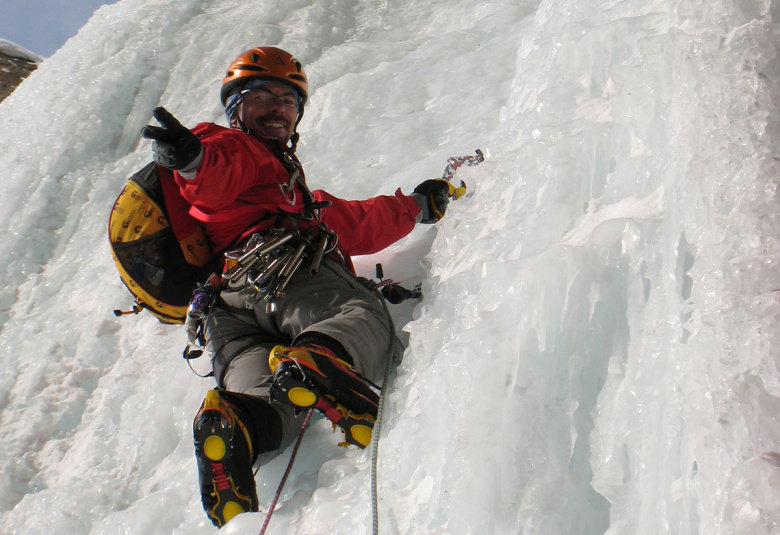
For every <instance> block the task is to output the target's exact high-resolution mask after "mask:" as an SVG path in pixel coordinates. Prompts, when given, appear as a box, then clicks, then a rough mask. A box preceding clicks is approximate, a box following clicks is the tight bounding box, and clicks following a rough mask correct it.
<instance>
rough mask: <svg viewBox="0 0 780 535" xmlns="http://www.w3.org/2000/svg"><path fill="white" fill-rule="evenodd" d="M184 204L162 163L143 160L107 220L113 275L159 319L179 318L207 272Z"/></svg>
mask: <svg viewBox="0 0 780 535" xmlns="http://www.w3.org/2000/svg"><path fill="white" fill-rule="evenodd" d="M189 206H190V205H189V203H187V201H185V200H184V198H182V196H181V193H180V191H179V187H178V186H177V185H176V182H175V181H174V179H173V176H172V175H171V172H170V171H169V170H168V169H167V168H165V167H160V166H158V165H156V164H155V163H154V162H152V163H149V164H148V165H146V166H145V167H144V168H143V169H141V170H139V171H138V172H137V173H135V174H134V175H133V176H132V177H130V180H128V182H127V185H126V186H125V188H124V189H123V190H122V193H120V194H119V197H118V198H117V200H116V202H115V203H114V207H113V209H112V210H111V215H110V216H109V219H108V237H109V241H110V243H111V254H112V255H113V257H114V262H115V263H116V267H117V269H118V270H119V276H120V277H121V278H122V282H124V283H125V285H126V286H127V289H128V290H130V293H132V294H133V295H134V296H135V304H134V305H133V309H132V310H130V311H127V312H124V311H121V310H115V311H114V314H116V315H117V316H121V315H123V314H130V313H136V314H137V313H138V312H140V311H141V310H143V309H146V310H149V311H150V312H151V313H152V314H154V315H155V316H157V318H158V319H159V320H160V321H162V322H164V323H184V320H185V318H186V316H187V306H188V305H189V302H190V299H191V298H192V290H193V288H195V286H196V284H197V283H198V282H200V281H203V280H205V279H206V277H207V276H208V275H209V273H211V271H212V266H211V261H212V257H213V255H212V252H211V249H210V248H209V245H208V241H207V240H206V235H205V234H204V232H203V228H202V227H201V225H200V223H199V222H198V221H197V220H196V219H194V218H193V217H192V216H190V215H189V213H188V211H187V210H188V209H189Z"/></svg>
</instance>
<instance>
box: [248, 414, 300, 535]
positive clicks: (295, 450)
mask: <svg viewBox="0 0 780 535" xmlns="http://www.w3.org/2000/svg"><path fill="white" fill-rule="evenodd" d="M311 413H312V410H311V409H309V410H308V411H307V412H306V418H305V419H304V420H303V425H302V426H301V433H300V434H299V435H298V441H297V442H296V443H295V448H293V452H292V455H291V456H290V462H289V463H287V470H285V471H284V476H282V480H281V481H280V482H279V488H278V489H276V495H274V499H273V501H272V502H271V505H270V507H269V508H268V514H266V515H265V522H263V527H262V528H261V529H260V533H259V535H265V530H266V529H268V523H269V522H270V521H271V515H273V514H274V509H276V503H277V502H278V501H279V497H280V496H281V495H282V489H284V484H285V483H286V482H287V477H288V476H289V475H290V471H291V470H292V467H293V463H294V462H295V457H296V456H297V455H298V449H299V448H300V447H301V441H302V440H303V434H304V433H305V432H306V427H307V426H308V425H309V420H311Z"/></svg>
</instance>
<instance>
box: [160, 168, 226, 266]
mask: <svg viewBox="0 0 780 535" xmlns="http://www.w3.org/2000/svg"><path fill="white" fill-rule="evenodd" d="M157 174H158V175H159V176H160V186H161V187H162V190H163V198H164V202H165V210H166V212H167V213H168V222H169V223H170V225H171V229H173V233H174V234H175V235H176V239H177V240H178V241H179V245H180V246H181V250H182V252H183V253H184V258H185V259H186V260H187V262H188V263H189V264H192V265H195V266H200V267H203V266H205V265H206V264H208V263H209V261H210V260H211V259H212V258H213V256H214V255H213V253H212V251H211V248H210V247H209V242H208V239H207V238H206V234H205V233H204V232H203V227H202V226H201V225H200V222H199V221H198V220H197V219H195V218H194V217H193V216H192V215H191V214H190V208H191V207H192V205H190V203H188V202H187V200H186V199H185V198H184V197H182V195H181V191H180V190H179V185H178V184H176V180H175V179H174V178H173V174H172V173H171V171H170V169H168V168H167V167H163V166H161V165H158V166H157Z"/></svg>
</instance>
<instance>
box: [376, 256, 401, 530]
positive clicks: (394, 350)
mask: <svg viewBox="0 0 780 535" xmlns="http://www.w3.org/2000/svg"><path fill="white" fill-rule="evenodd" d="M379 269H380V268H379V266H377V270H379ZM380 278H381V276H380ZM380 284H381V283H380ZM375 291H376V288H375ZM377 293H379V292H377ZM380 301H382V306H383V307H384V309H385V314H386V315H387V319H388V330H389V334H390V347H388V349H387V363H386V364H385V377H384V379H383V380H382V390H381V392H380V395H379V405H378V406H377V411H376V421H375V422H374V431H373V433H372V434H371V474H370V476H369V477H370V481H371V523H372V533H373V535H379V505H378V498H377V496H378V492H377V478H376V471H377V460H378V457H379V433H380V432H381V430H382V413H383V412H384V408H385V397H386V394H387V389H388V388H389V387H390V374H391V372H392V371H393V366H395V365H397V364H399V363H400V358H399V357H400V355H401V354H402V352H401V348H400V347H399V344H400V341H399V340H398V338H397V337H396V336H395V324H394V323H393V317H392V316H391V315H390V310H389V309H388V307H387V301H386V300H384V299H382V298H381V297H380Z"/></svg>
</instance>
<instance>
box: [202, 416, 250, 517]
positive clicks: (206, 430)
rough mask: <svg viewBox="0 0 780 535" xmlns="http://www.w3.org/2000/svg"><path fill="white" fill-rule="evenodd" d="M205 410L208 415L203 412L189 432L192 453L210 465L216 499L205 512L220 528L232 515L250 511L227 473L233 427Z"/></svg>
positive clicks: (224, 419) (220, 417)
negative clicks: (192, 447)
mask: <svg viewBox="0 0 780 535" xmlns="http://www.w3.org/2000/svg"><path fill="white" fill-rule="evenodd" d="M208 412H211V413H212V414H208V413H206V415H204V416H203V420H205V421H204V422H203V423H201V424H200V425H199V426H198V427H197V428H196V429H195V430H194V432H193V434H194V436H195V448H196V454H197V455H198V456H199V457H200V458H202V459H204V460H206V461H207V463H208V465H209V467H210V468H211V476H212V482H213V485H214V490H213V492H214V495H215V497H216V499H217V504H216V505H215V506H214V507H213V508H211V509H210V510H208V511H206V513H207V514H208V516H209V517H210V518H211V519H213V520H216V522H217V523H218V524H219V526H220V527H222V526H224V525H225V524H227V523H228V522H229V521H230V520H231V519H232V518H233V517H235V516H236V515H239V514H241V513H245V512H247V511H252V510H253V508H252V500H251V498H250V497H249V496H247V495H245V494H241V493H239V492H238V490H237V489H236V485H235V482H234V481H233V478H232V477H231V476H230V470H229V466H230V463H231V457H230V446H229V445H230V441H231V435H232V434H233V431H234V430H233V426H232V425H230V424H228V423H227V422H226V420H227V419H226V418H225V416H223V415H222V413H220V412H219V411H216V410H213V411H208ZM223 421H224V422H225V423H224V424H223Z"/></svg>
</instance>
